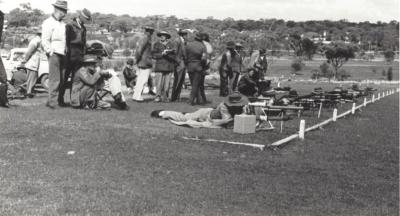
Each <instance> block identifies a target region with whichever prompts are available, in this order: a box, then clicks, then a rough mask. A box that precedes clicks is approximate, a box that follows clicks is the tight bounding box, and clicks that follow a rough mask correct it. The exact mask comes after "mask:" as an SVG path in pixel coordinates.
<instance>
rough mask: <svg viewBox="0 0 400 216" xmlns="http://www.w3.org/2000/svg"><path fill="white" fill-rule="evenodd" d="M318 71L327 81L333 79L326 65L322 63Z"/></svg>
mask: <svg viewBox="0 0 400 216" xmlns="http://www.w3.org/2000/svg"><path fill="white" fill-rule="evenodd" d="M319 70H320V71H321V77H326V78H328V79H331V78H332V77H333V70H332V69H331V67H330V65H329V64H328V63H326V62H324V63H322V64H321V65H320V66H319Z"/></svg>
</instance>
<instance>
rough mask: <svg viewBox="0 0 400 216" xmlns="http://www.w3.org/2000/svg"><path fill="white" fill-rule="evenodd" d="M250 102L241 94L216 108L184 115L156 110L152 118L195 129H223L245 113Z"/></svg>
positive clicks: (235, 95) (232, 95)
mask: <svg viewBox="0 0 400 216" xmlns="http://www.w3.org/2000/svg"><path fill="white" fill-rule="evenodd" d="M247 103H248V101H247V99H246V98H244V97H242V95H241V94H240V93H236V92H235V93H233V94H231V95H229V96H228V97H227V98H226V99H225V100H224V101H223V102H221V103H220V104H218V106H217V107H216V108H200V109H198V110H197V111H195V112H191V113H184V112H176V111H167V110H155V111H153V112H151V116H152V117H155V118H163V119H168V120H170V121H171V122H172V123H174V124H176V125H181V126H189V127H193V128H222V127H227V125H228V124H229V123H232V122H233V118H234V116H235V115H239V114H242V113H244V112H245V110H246V105H247Z"/></svg>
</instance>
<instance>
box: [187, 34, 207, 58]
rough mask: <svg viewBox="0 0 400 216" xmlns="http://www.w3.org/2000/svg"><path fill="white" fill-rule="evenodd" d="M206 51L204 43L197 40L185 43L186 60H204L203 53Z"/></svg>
mask: <svg viewBox="0 0 400 216" xmlns="http://www.w3.org/2000/svg"><path fill="white" fill-rule="evenodd" d="M205 53H206V48H205V46H204V44H203V43H202V42H200V41H198V40H194V41H192V42H189V43H188V44H187V45H186V55H187V62H188V63H190V62H200V61H203V60H205V59H204V54H205Z"/></svg>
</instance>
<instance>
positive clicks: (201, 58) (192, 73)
mask: <svg viewBox="0 0 400 216" xmlns="http://www.w3.org/2000/svg"><path fill="white" fill-rule="evenodd" d="M202 40H203V36H202V34H201V33H196V35H195V37H194V41H192V42H190V43H188V44H187V46H186V55H187V59H186V64H187V69H188V74H189V78H190V83H191V85H192V90H191V92H190V98H189V104H191V105H195V104H203V103H205V102H206V101H203V99H202V97H200V95H205V94H204V92H200V90H201V89H200V86H201V81H202V77H203V73H205V66H206V64H207V50H206V47H205V46H204V44H203V42H202ZM202 91H204V89H203V90H202Z"/></svg>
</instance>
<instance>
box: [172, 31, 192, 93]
mask: <svg viewBox="0 0 400 216" xmlns="http://www.w3.org/2000/svg"><path fill="white" fill-rule="evenodd" d="M187 34H188V32H187V31H185V30H182V29H179V31H178V35H179V37H178V38H176V39H175V46H176V60H177V63H178V64H177V66H176V68H175V71H174V83H173V85H172V95H171V101H176V100H178V99H179V97H180V95H181V91H182V86H183V83H184V82H185V76H186V67H185V59H186V50H185V46H186V40H187Z"/></svg>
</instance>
